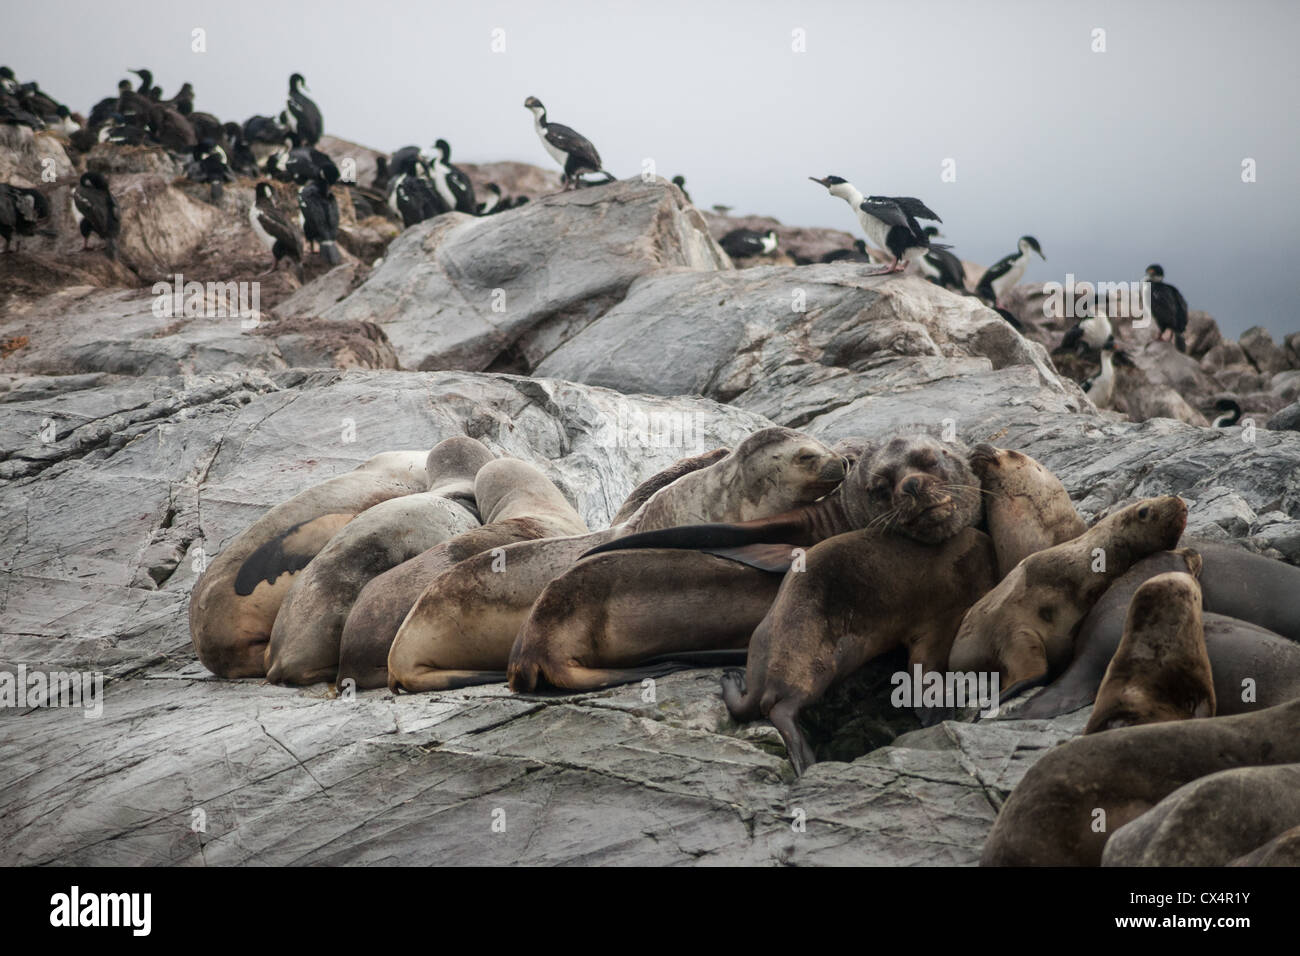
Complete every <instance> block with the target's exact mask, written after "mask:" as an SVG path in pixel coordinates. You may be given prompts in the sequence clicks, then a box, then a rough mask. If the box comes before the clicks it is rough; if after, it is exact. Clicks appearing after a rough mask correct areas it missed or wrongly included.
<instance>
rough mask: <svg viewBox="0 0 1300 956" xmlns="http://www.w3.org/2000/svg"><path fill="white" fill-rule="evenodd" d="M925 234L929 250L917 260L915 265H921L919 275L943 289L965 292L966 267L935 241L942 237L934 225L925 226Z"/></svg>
mask: <svg viewBox="0 0 1300 956" xmlns="http://www.w3.org/2000/svg"><path fill="white" fill-rule="evenodd" d="M925 234H926V235H927V236H929V237H930V251H929V252H927V253H926V254H925V255H923V256H921V258H920V259H918V260H917V265H919V266H920V267H921V275H923V276H925V277H926V278H927V279H929V280H930V281H931V282H933V283H934V284H935V285H938V286H942V287H943V288H945V289H956V290H957V291H959V292H965V291H966V268H965V266H963V265H962V264H961V260H960V259H958V258H957V257H956V256H954V255H953V254H952V253H951V252H949V251H948V249H947V248H946V247H945V246H941V245H938V244H937V243H935V241H934V240H935V239H941V238H943V237H942V236H941V235H940V234H939V230H938V229H936V228H935V227H934V226H926V227H925Z"/></svg>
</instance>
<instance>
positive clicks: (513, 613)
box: [388, 428, 844, 691]
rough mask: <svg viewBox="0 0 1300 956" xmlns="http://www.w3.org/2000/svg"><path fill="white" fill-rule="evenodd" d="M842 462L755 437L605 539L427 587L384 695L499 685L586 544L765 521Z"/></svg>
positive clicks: (480, 559)
mask: <svg viewBox="0 0 1300 956" xmlns="http://www.w3.org/2000/svg"><path fill="white" fill-rule="evenodd" d="M843 478H844V460H843V459H842V458H840V457H839V456H838V455H835V454H833V453H832V452H831V451H830V449H828V448H827V447H826V446H825V445H823V444H822V443H821V442H819V441H817V440H816V439H812V438H809V437H807V436H806V435H801V434H799V433H798V432H796V431H792V430H791V429H788V428H764V429H761V430H759V431H757V432H755V433H754V434H752V435H750V436H749V437H748V438H746V439H745V440H744V441H742V442H741V443H740V444H739V445H737V446H736V449H735V450H734V451H733V452H732V453H731V454H729V455H727V456H726V457H725V458H723V459H721V460H720V461H718V462H716V463H714V464H712V465H709V466H708V467H707V468H701V469H699V470H698V471H693V472H691V473H689V474H686V475H683V476H682V477H681V478H678V479H677V480H676V481H674V482H673V483H672V484H670V485H667V486H666V487H664V488H661V489H660V490H659V491H657V492H655V493H654V494H653V495H652V496H651V497H650V498H649V499H648V500H647V501H646V503H645V504H644V505H642V506H641V508H640V509H638V510H637V512H636V513H635V514H634V515H633V516H632V518H630V519H629V520H628V521H627V522H625V523H624V524H622V525H619V526H616V527H614V528H611V529H609V530H607V531H599V532H593V533H591V534H586V535H579V536H576V537H567V538H549V539H546V540H542V541H522V542H519V543H517V544H512V545H508V546H506V547H505V548H503V549H501V550H500V551H498V552H497V553H496V554H495V555H493V554H480V555H476V556H475V557H472V558H469V559H467V560H465V561H462V562H461V563H460V564H458V565H456V566H455V567H454V568H452V569H451V570H449V571H446V572H444V573H442V574H441V575H439V576H438V577H437V578H435V579H434V580H433V581H432V582H430V583H429V586H428V587H427V588H426V589H425V590H424V592H423V593H422V594H421V595H420V598H419V600H418V601H417V602H416V603H415V605H414V606H413V607H412V608H411V611H410V613H409V614H408V615H407V616H406V619H405V620H404V621H403V622H402V626H401V628H400V629H399V630H398V633H397V637H396V638H395V639H394V641H393V647H392V650H391V651H390V652H389V655H388V670H389V675H390V676H389V687H390V688H392V689H394V690H396V689H398V688H401V689H405V690H410V691H418V690H446V689H449V688H451V687H459V686H465V685H466V684H468V683H488V682H493V681H497V680H503V679H504V678H505V668H506V664H507V661H508V659H509V656H510V649H511V646H512V645H513V643H514V639H515V635H516V634H518V633H519V628H520V626H521V625H522V624H523V623H524V621H525V619H526V618H527V616H528V612H529V609H530V608H531V607H532V605H533V602H534V601H536V600H537V597H538V596H539V595H540V594H541V593H542V591H543V589H544V588H545V587H546V585H547V584H549V583H550V582H551V581H552V580H554V579H555V578H556V577H558V576H559V575H560V574H561V573H563V571H564V570H565V569H567V568H569V567H571V566H572V565H573V563H574V562H575V561H577V560H578V558H579V557H580V556H581V555H582V554H583V553H584V552H586V551H588V550H590V549H591V548H592V547H594V546H595V545H599V544H601V543H603V542H605V541H609V540H611V539H613V538H615V537H618V536H619V535H622V534H625V533H630V532H633V531H637V530H646V529H653V528H661V527H668V526H671V525H674V524H686V523H692V522H696V523H698V522H707V521H727V520H731V521H736V520H741V521H744V520H750V519H753V518H761V517H767V516H769V515H773V514H778V513H780V512H784V511H788V510H790V509H791V508H794V507H796V506H797V505H801V504H807V503H810V502H812V501H815V500H816V499H818V498H820V497H822V496H823V495H825V494H827V493H829V492H830V491H833V490H834V489H835V487H836V486H837V485H838V484H839V483H840V482H841V481H842V480H843Z"/></svg>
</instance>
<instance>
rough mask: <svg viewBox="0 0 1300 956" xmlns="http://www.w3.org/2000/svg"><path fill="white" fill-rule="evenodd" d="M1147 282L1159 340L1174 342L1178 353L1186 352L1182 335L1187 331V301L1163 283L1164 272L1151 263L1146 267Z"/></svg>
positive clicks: (1185, 344) (1175, 290) (1171, 287)
mask: <svg viewBox="0 0 1300 956" xmlns="http://www.w3.org/2000/svg"><path fill="white" fill-rule="evenodd" d="M1147 281H1148V282H1149V283H1150V285H1151V312H1152V316H1151V317H1152V318H1153V319H1155V321H1156V326H1157V327H1158V328H1159V329H1160V335H1159V338H1160V339H1161V340H1164V339H1165V338H1166V333H1168V338H1171V339H1173V340H1174V347H1175V348H1177V349H1178V351H1180V352H1186V351H1187V343H1186V342H1185V341H1184V339H1183V333H1184V332H1186V331H1187V300H1186V299H1184V298H1183V294H1182V293H1181V292H1179V291H1178V289H1177V288H1175V287H1174V286H1171V285H1170V284H1169V283H1168V282H1166V281H1165V270H1164V269H1162V268H1161V267H1160V266H1159V265H1156V264H1155V263H1152V264H1151V265H1149V266H1147Z"/></svg>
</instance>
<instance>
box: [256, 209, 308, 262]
mask: <svg viewBox="0 0 1300 956" xmlns="http://www.w3.org/2000/svg"><path fill="white" fill-rule="evenodd" d="M257 222H258V225H260V226H261V227H262V228H263V229H265V230H266V234H267V235H268V236H270V237H271V238H273V239H276V240H278V241H280V242H283V243H284V244H285V245H286V246H289V247H290V248H291V249H293V251H294V255H295V256H297V257H299V258H301V257H302V247H301V246H300V245H299V244H298V231H297V230H296V229H294V228H293V227H292V226H290V225H289V223H287V222H286V221H285V219H284V217H283V216H281V215H280V214H279V213H277V212H274V211H272V210H269V209H264V208H263V207H261V206H258V207H257Z"/></svg>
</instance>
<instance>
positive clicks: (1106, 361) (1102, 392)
mask: <svg viewBox="0 0 1300 956" xmlns="http://www.w3.org/2000/svg"><path fill="white" fill-rule="evenodd" d="M1116 365H1128V366H1132V365H1133V362H1132V361H1131V360H1130V359H1129V357H1128V356H1127V355H1125V354H1124V353H1123V352H1120V351H1118V350H1117V349H1116V348H1115V338H1114V336H1112V337H1110V338H1108V339H1107V340H1106V342H1105V343H1104V344H1103V345H1102V347H1101V371H1100V372H1098V373H1097V374H1096V375H1094V376H1092V378H1089V379H1087V380H1085V381H1084V383H1083V390H1084V391H1085V392H1087V393H1088V397H1089V398H1090V399H1092V403H1093V404H1094V405H1096V406H1097V407H1098V408H1110V406H1111V402H1112V401H1113V400H1114V398H1115V366H1116Z"/></svg>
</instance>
